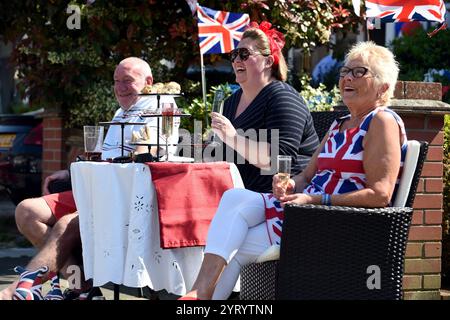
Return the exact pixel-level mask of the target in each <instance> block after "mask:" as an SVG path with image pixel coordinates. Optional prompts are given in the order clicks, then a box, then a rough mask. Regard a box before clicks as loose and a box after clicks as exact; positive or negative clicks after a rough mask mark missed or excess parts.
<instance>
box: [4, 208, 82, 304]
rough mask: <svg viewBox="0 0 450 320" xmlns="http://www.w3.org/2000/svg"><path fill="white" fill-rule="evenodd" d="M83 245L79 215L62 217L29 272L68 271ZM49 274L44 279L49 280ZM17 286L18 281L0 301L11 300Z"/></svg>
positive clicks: (9, 287)
mask: <svg viewBox="0 0 450 320" xmlns="http://www.w3.org/2000/svg"><path fill="white" fill-rule="evenodd" d="M80 244H81V239H80V232H79V224H78V214H70V215H66V216H64V217H62V218H61V219H60V220H58V222H57V223H56V224H55V225H54V227H53V228H52V229H51V232H50V234H49V235H48V238H47V240H46V242H45V244H44V245H43V246H42V248H41V250H40V251H39V252H38V254H37V255H36V256H35V257H34V258H33V259H31V261H30V262H29V263H28V265H27V267H26V269H27V270H36V269H38V268H40V267H42V266H47V267H48V268H49V271H53V272H58V271H59V270H61V269H66V267H65V266H66V264H67V263H68V261H76V260H74V259H73V258H72V252H73V250H74V249H75V248H76V246H77V245H80ZM47 276H48V273H47V274H45V275H44V276H43V277H42V279H43V281H45V280H47ZM80 276H81V277H82V278H81V279H80V281H81V285H82V288H83V286H86V284H85V281H84V277H83V275H82V274H80ZM16 286H17V281H15V282H14V283H12V284H11V285H10V286H8V287H7V288H6V289H4V290H3V291H1V292H0V300H11V299H12V296H13V294H14V291H15V289H16Z"/></svg>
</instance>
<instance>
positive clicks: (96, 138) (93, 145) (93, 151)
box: [83, 126, 104, 161]
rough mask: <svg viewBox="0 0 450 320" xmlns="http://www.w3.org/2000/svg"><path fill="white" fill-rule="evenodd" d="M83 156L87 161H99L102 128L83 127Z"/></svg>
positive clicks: (100, 157)
mask: <svg viewBox="0 0 450 320" xmlns="http://www.w3.org/2000/svg"><path fill="white" fill-rule="evenodd" d="M83 133H84V154H85V158H86V160H88V161H101V159H102V146H103V136H104V127H102V126H84V127H83Z"/></svg>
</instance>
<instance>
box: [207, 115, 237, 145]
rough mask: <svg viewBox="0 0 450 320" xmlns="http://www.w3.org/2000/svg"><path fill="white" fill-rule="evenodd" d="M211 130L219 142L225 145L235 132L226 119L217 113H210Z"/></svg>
mask: <svg viewBox="0 0 450 320" xmlns="http://www.w3.org/2000/svg"><path fill="white" fill-rule="evenodd" d="M211 128H212V129H213V131H214V133H215V134H217V135H218V136H219V138H220V140H222V141H224V142H225V143H226V141H227V139H228V140H229V139H234V137H235V136H236V135H237V131H236V129H235V128H234V126H233V125H232V124H231V122H230V120H228V118H227V117H225V116H223V115H221V114H220V113H217V112H212V113H211Z"/></svg>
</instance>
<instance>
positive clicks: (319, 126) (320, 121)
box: [311, 111, 348, 141]
mask: <svg viewBox="0 0 450 320" xmlns="http://www.w3.org/2000/svg"><path fill="white" fill-rule="evenodd" d="M347 114H348V111H315V112H311V115H312V118H313V121H314V129H316V133H317V136H318V137H319V141H322V139H323V137H324V136H325V134H326V133H327V132H328V129H330V126H331V124H332V123H333V121H334V120H335V119H338V118H340V117H343V116H345V115H347Z"/></svg>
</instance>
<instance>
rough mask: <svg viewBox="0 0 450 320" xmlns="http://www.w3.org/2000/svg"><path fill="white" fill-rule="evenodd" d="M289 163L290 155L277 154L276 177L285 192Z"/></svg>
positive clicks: (288, 176) (289, 174) (290, 161)
mask: <svg viewBox="0 0 450 320" xmlns="http://www.w3.org/2000/svg"><path fill="white" fill-rule="evenodd" d="M291 163H292V157H291V156H283V155H279V156H278V157H277V164H278V178H279V179H280V182H281V185H282V187H283V188H284V193H286V189H287V187H288V183H289V179H290V178H291Z"/></svg>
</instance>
